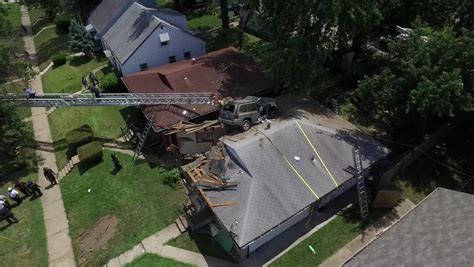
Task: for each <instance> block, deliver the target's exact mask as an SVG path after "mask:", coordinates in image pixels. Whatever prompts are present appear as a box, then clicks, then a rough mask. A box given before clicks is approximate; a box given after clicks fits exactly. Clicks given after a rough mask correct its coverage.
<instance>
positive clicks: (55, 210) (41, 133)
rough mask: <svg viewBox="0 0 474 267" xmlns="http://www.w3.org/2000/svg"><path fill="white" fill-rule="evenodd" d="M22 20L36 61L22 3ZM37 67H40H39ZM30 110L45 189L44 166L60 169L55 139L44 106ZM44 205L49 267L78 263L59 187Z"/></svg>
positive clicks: (38, 81) (40, 89) (27, 44)
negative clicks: (75, 259) (55, 150)
mask: <svg viewBox="0 0 474 267" xmlns="http://www.w3.org/2000/svg"><path fill="white" fill-rule="evenodd" d="M21 23H22V24H23V25H25V27H26V28H27V32H28V34H27V35H26V36H25V37H23V40H24V42H25V50H26V51H28V53H29V54H30V55H31V60H32V62H36V47H35V43H34V41H33V34H32V30H31V22H30V17H29V14H28V9H27V7H26V6H25V5H22V6H21ZM35 68H36V69H37V67H35ZM31 85H32V86H33V88H35V89H36V91H37V92H38V93H42V92H43V84H42V82H41V76H36V77H35V78H34V79H33V80H32V81H31ZM31 112H32V122H33V130H34V136H35V140H36V142H37V145H38V147H37V149H36V158H37V161H38V177H39V181H38V183H39V184H40V185H41V186H42V187H43V188H45V187H47V186H48V184H49V183H48V182H47V181H46V179H44V177H43V173H42V169H43V167H44V166H48V167H50V168H51V169H53V170H55V171H57V166H56V156H55V154H54V147H53V139H52V136H51V130H50V128H49V122H48V117H47V116H46V110H45V108H31ZM41 204H42V205H43V216H44V221H45V226H46V236H47V242H48V254H49V257H48V258H49V266H58V267H59V266H61V267H68V266H75V261H74V252H73V249H72V243H71V238H70V237H69V225H68V221H67V218H66V213H65V211H64V205H63V201H62V197H61V190H60V188H59V186H55V187H53V188H50V189H48V190H44V194H43V197H42V198H41Z"/></svg>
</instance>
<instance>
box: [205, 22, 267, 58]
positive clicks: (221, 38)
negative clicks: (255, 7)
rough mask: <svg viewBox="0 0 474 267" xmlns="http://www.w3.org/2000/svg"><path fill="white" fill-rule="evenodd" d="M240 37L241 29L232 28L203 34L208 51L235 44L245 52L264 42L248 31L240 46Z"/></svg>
mask: <svg viewBox="0 0 474 267" xmlns="http://www.w3.org/2000/svg"><path fill="white" fill-rule="evenodd" d="M238 37H239V30H238V29H235V28H232V29H229V30H228V31H222V30H219V31H216V32H212V33H209V34H206V35H204V36H202V39H203V41H205V42H206V49H207V51H208V52H212V51H216V50H219V49H223V48H226V47H229V46H235V47H237V48H239V49H240V50H242V51H243V52H245V51H247V50H250V49H253V48H255V47H258V46H259V45H262V44H263V41H262V40H260V38H258V37H256V36H254V35H251V34H248V33H244V36H243V39H242V46H241V47H239V41H238Z"/></svg>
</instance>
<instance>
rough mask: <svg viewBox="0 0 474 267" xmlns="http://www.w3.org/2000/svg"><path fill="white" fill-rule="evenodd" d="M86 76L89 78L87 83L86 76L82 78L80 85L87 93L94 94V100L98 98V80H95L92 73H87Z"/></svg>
mask: <svg viewBox="0 0 474 267" xmlns="http://www.w3.org/2000/svg"><path fill="white" fill-rule="evenodd" d="M88 76H89V81H87V76H86V77H83V78H82V85H83V86H84V89H88V90H89V91H91V93H92V94H94V96H95V97H96V98H99V97H100V90H99V80H97V77H96V76H95V74H94V73H92V72H91V73H89V75H88ZM89 82H90V83H89Z"/></svg>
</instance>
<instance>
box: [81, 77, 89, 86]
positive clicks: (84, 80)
mask: <svg viewBox="0 0 474 267" xmlns="http://www.w3.org/2000/svg"><path fill="white" fill-rule="evenodd" d="M82 85H84V89H88V88H89V83H88V82H87V79H86V77H82Z"/></svg>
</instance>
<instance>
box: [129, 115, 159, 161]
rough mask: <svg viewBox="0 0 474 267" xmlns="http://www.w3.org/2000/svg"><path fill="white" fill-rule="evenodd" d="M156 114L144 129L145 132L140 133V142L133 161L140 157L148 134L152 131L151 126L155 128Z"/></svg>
mask: <svg viewBox="0 0 474 267" xmlns="http://www.w3.org/2000/svg"><path fill="white" fill-rule="evenodd" d="M153 117H154V116H152V118H150V119H149V120H148V122H147V124H146V126H145V129H144V130H143V133H142V134H140V136H139V137H138V143H137V146H136V147H135V153H133V158H132V161H133V162H135V161H136V160H137V159H138V157H140V155H141V154H142V149H143V146H144V145H145V141H146V138H147V137H148V134H149V133H150V130H151V128H153V121H154V118H153Z"/></svg>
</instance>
